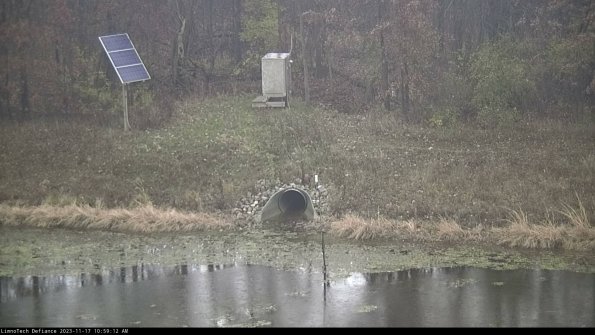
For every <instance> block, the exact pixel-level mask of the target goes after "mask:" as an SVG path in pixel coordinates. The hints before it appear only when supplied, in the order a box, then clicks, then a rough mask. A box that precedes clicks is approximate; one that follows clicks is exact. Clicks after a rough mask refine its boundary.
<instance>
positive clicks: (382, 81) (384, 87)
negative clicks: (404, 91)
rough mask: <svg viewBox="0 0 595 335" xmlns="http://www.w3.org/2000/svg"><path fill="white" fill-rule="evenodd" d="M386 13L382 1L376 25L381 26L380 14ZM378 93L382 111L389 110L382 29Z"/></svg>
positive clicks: (381, 30)
mask: <svg viewBox="0 0 595 335" xmlns="http://www.w3.org/2000/svg"><path fill="white" fill-rule="evenodd" d="M384 12H386V3H385V1H384V0H381V1H379V2H378V23H379V24H381V25H382V14H383V13H384ZM380 51H381V52H380V67H381V69H380V91H381V92H382V93H381V94H382V100H383V101H384V109H386V110H387V111H389V110H391V105H390V94H389V90H388V88H389V87H388V61H387V59H386V47H385V45H384V28H381V29H380Z"/></svg>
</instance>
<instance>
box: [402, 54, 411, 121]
mask: <svg viewBox="0 0 595 335" xmlns="http://www.w3.org/2000/svg"><path fill="white" fill-rule="evenodd" d="M401 109H402V112H403V114H404V115H405V116H406V117H409V110H410V104H409V69H408V68H407V62H406V61H403V64H402V65H401Z"/></svg>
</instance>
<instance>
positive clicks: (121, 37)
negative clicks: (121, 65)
mask: <svg viewBox="0 0 595 335" xmlns="http://www.w3.org/2000/svg"><path fill="white" fill-rule="evenodd" d="M99 39H100V40H101V41H102V42H103V45H104V47H105V49H106V50H107V51H108V52H111V51H116V50H124V49H133V48H134V47H133V46H132V42H131V41H130V39H129V38H128V34H118V35H111V36H102V37H100V38H99Z"/></svg>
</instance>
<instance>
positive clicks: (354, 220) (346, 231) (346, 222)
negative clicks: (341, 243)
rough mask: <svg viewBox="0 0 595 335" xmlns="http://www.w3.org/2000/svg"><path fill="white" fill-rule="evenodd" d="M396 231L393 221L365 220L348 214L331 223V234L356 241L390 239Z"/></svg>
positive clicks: (380, 219) (381, 219)
mask: <svg viewBox="0 0 595 335" xmlns="http://www.w3.org/2000/svg"><path fill="white" fill-rule="evenodd" d="M394 230H395V225H394V223H393V222H392V221H389V220H386V219H383V218H378V219H372V220H365V219H362V218H361V217H359V216H356V215H352V214H348V215H346V216H345V217H344V218H342V219H340V220H336V221H333V222H332V223H331V229H330V232H331V234H334V235H337V236H341V237H347V238H351V239H355V240H368V239H373V238H378V237H390V236H392V233H393V232H394Z"/></svg>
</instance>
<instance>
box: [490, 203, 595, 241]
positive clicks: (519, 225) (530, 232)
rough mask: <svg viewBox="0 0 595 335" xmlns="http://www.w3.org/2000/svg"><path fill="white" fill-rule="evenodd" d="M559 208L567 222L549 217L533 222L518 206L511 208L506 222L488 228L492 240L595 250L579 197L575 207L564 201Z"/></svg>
mask: <svg viewBox="0 0 595 335" xmlns="http://www.w3.org/2000/svg"><path fill="white" fill-rule="evenodd" d="M559 212H560V213H561V214H563V215H564V216H565V217H567V218H568V219H569V224H556V223H554V221H553V220H552V219H551V218H548V219H546V221H545V222H543V223H540V224H535V223H531V222H529V219H528V217H527V215H526V214H525V213H524V212H523V211H522V210H518V211H515V210H512V211H511V218H510V219H508V222H509V223H510V225H509V226H507V227H504V228H493V229H492V231H493V232H494V235H495V239H496V242H497V243H498V244H504V245H509V246H511V247H517V246H520V247H524V248H542V249H549V248H555V247H562V248H564V249H568V250H595V227H593V226H591V225H590V224H589V218H588V216H587V212H586V210H585V208H584V206H583V205H582V203H581V201H580V199H579V207H578V209H576V208H573V207H570V206H568V205H564V209H563V210H562V211H559Z"/></svg>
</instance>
